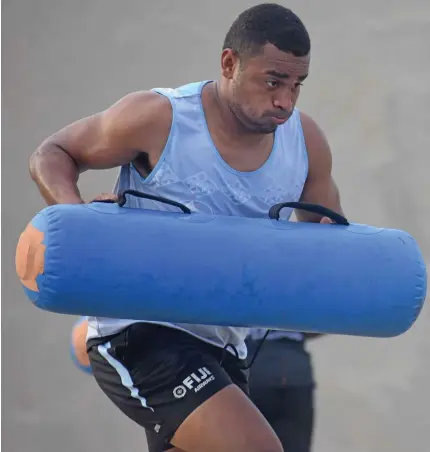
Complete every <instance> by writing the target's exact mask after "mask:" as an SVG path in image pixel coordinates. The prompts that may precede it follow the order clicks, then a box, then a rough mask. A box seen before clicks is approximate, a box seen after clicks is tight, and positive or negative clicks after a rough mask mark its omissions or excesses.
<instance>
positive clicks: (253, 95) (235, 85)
mask: <svg viewBox="0 0 430 452" xmlns="http://www.w3.org/2000/svg"><path fill="white" fill-rule="evenodd" d="M309 63H310V56H309V55H307V56H304V57H296V56H294V55H293V54H292V53H285V52H282V51H280V50H279V49H278V48H277V47H275V46H274V45H272V44H266V45H265V46H264V47H263V48H262V51H261V53H260V54H258V55H256V56H253V57H249V58H247V59H246V61H242V62H241V61H239V58H238V56H237V55H236V54H235V53H234V52H233V51H232V50H230V49H226V50H224V51H223V54H222V59H221V65H222V74H223V76H224V78H225V79H226V81H227V85H228V88H227V93H228V94H227V96H228V102H229V106H230V109H231V111H232V112H233V114H234V115H235V116H236V118H237V119H238V121H239V122H240V123H241V124H242V125H243V126H244V127H245V128H246V129H247V130H249V131H250V132H254V133H273V132H274V130H275V129H276V127H278V126H279V125H281V124H283V123H285V122H286V121H287V120H288V118H289V117H290V116H291V114H292V112H293V110H294V106H295V105H296V102H297V99H298V97H299V94H300V87H301V85H302V83H303V81H304V80H305V79H306V77H307V75H308V71H309Z"/></svg>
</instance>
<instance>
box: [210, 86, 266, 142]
mask: <svg viewBox="0 0 430 452" xmlns="http://www.w3.org/2000/svg"><path fill="white" fill-rule="evenodd" d="M207 88H208V92H207V94H208V100H209V103H208V104H209V106H210V108H211V110H212V112H213V114H214V117H215V118H216V120H217V122H218V123H219V125H220V126H221V127H219V128H218V129H219V130H221V131H222V132H223V135H225V137H226V138H227V139H228V140H229V141H230V142H233V143H241V144H244V145H247V146H252V145H259V144H261V143H262V142H264V141H266V140H268V139H272V136H271V135H270V134H262V133H254V132H252V131H250V130H249V129H247V128H246V127H245V126H244V124H243V123H242V122H241V121H240V120H239V119H238V118H237V116H236V114H235V113H234V112H233V111H232V109H231V107H230V104H229V102H228V101H227V95H226V93H225V88H224V87H223V84H222V83H219V82H214V83H211V84H210V85H209V86H208V87H207Z"/></svg>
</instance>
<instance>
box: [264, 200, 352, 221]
mask: <svg viewBox="0 0 430 452" xmlns="http://www.w3.org/2000/svg"><path fill="white" fill-rule="evenodd" d="M284 207H290V208H292V209H299V210H306V211H307V212H312V213H316V214H317V215H322V216H324V217H328V218H330V220H332V221H334V222H335V223H337V224H341V225H344V226H348V225H349V221H348V220H347V219H346V218H345V217H344V216H342V215H340V214H338V213H336V212H334V211H333V210H331V209H328V208H327V207H323V206H320V205H319V204H309V203H306V202H281V203H279V204H275V205H274V206H272V207H271V208H270V210H269V218H270V219H271V220H279V214H280V213H281V210H282V209H283V208H284Z"/></svg>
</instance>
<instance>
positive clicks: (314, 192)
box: [296, 113, 343, 223]
mask: <svg viewBox="0 0 430 452" xmlns="http://www.w3.org/2000/svg"><path fill="white" fill-rule="evenodd" d="M301 120H302V127H303V133H304V136H305V142H306V148H307V151H308V160H309V171H308V178H307V180H306V183H305V186H304V189H303V193H302V196H301V199H300V201H303V202H308V203H313V204H319V205H322V206H324V207H327V208H329V209H331V210H334V211H335V212H337V213H339V214H341V215H343V210H342V207H341V203H340V196H339V190H338V188H337V186H336V183H335V181H334V180H333V177H332V155H331V150H330V146H329V144H328V142H327V139H326V137H325V136H324V133H323V132H322V130H321V129H320V128H319V127H318V125H317V124H316V123H315V121H314V120H313V119H312V118H310V117H309V116H308V115H305V114H304V113H301ZM296 217H297V220H298V221H306V222H312V223H319V222H320V221H321V216H319V215H316V214H313V213H309V212H305V211H303V210H298V211H296Z"/></svg>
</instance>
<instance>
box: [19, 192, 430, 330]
mask: <svg viewBox="0 0 430 452" xmlns="http://www.w3.org/2000/svg"><path fill="white" fill-rule="evenodd" d="M131 195H135V196H141V197H146V198H150V199H155V200H158V201H160V202H167V203H168V204H172V205H175V206H177V207H179V208H180V209H181V210H182V212H181V211H179V210H178V212H172V211H169V212H166V211H155V210H146V209H132V208H126V207H124V204H125V202H126V196H131ZM283 207H292V208H300V209H306V210H311V211H316V212H317V213H322V214H324V215H327V216H330V217H331V218H332V219H333V220H334V221H335V222H336V223H337V224H328V225H326V224H314V223H296V222H290V221H279V212H280V210H281V209H282V208H283ZM16 268H17V273H18V276H19V278H20V280H21V283H22V285H23V287H24V290H25V292H26V294H27V296H28V298H29V299H30V300H31V301H32V302H33V303H34V304H35V305H36V306H37V307H38V308H40V309H43V310H46V311H52V312H56V313H60V314H75V315H87V316H101V317H112V318H126V319H136V320H152V321H168V322H181V323H197V324H210V325H230V326H259V327H269V328H274V329H285V330H291V331H304V332H320V333H332V334H347V335H357V336H373V337H377V336H379V337H391V336H396V335H399V334H401V333H403V332H405V331H407V330H408V329H409V328H410V327H411V326H412V324H413V323H414V321H415V320H416V318H417V316H418V315H419V312H420V310H421V308H422V305H423V302H424V299H425V295H426V288H427V276H426V269H425V265H424V261H423V257H422V255H421V252H420V250H419V248H418V246H417V243H416V242H415V240H414V239H413V238H412V237H411V236H410V235H409V234H407V233H406V232H404V231H400V230H395V229H383V228H375V227H371V226H366V225H360V224H349V223H348V221H347V220H346V219H345V218H343V217H342V216H340V215H337V214H335V213H334V212H331V211H329V210H327V209H324V208H322V207H320V206H315V205H309V204H303V203H283V204H278V205H275V206H273V207H272V208H271V209H270V212H269V218H264V219H263V218H262V219H255V218H243V217H234V216H212V215H206V214H205V215H203V214H198V213H191V212H190V210H189V209H188V208H187V207H186V206H184V205H182V204H180V203H177V202H174V201H170V200H167V199H165V198H159V197H155V196H152V195H146V194H142V193H139V192H135V191H132V190H129V191H126V192H124V193H123V194H122V196H120V200H119V202H118V203H108V202H93V203H91V204H82V205H55V206H50V207H47V208H45V209H43V210H42V211H41V212H40V213H38V214H37V215H36V216H35V217H34V218H33V220H32V221H31V222H30V223H29V225H28V226H27V228H26V229H25V231H24V232H23V233H22V235H21V237H20V239H19V243H18V245H17V252H16Z"/></svg>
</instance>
